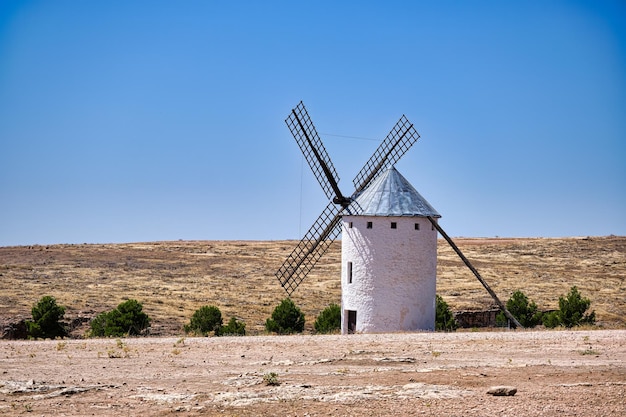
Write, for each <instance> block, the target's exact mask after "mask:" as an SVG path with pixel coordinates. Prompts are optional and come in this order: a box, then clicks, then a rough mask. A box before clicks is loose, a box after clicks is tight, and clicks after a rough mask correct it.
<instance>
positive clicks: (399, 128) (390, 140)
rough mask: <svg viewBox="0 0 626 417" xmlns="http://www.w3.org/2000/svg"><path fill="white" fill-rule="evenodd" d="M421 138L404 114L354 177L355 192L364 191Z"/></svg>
mask: <svg viewBox="0 0 626 417" xmlns="http://www.w3.org/2000/svg"><path fill="white" fill-rule="evenodd" d="M419 138H420V135H419V133H417V130H415V128H414V127H413V123H411V122H410V121H409V120H408V119H407V118H406V116H404V115H402V117H401V118H400V120H398V123H396V125H395V126H394V127H393V129H391V131H390V132H389V134H388V135H387V137H386V138H385V140H383V142H382V143H381V144H380V146H379V147H378V149H376V151H375V152H374V154H373V155H372V157H371V158H370V159H369V161H367V162H366V163H365V165H364V166H363V168H362V169H361V171H359V173H358V174H357V175H356V177H355V178H354V181H353V183H354V188H355V192H354V193H355V194H358V193H360V192H361V191H363V190H364V189H365V188H366V187H367V186H368V185H369V184H370V183H371V182H372V181H373V180H374V179H375V178H376V177H377V176H378V175H379V174H380V173H381V172H384V171H386V170H387V169H388V168H391V167H392V166H393V165H395V163H396V162H398V160H399V159H400V158H401V157H402V155H404V154H405V153H406V151H408V150H409V148H410V147H411V146H413V144H414V143H415V142H416V141H417V140H418V139H419Z"/></svg>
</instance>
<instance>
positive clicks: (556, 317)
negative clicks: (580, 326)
mask: <svg viewBox="0 0 626 417" xmlns="http://www.w3.org/2000/svg"><path fill="white" fill-rule="evenodd" d="M541 321H542V322H543V325H544V326H546V327H547V328H548V329H554V328H555V327H558V326H560V325H561V315H560V311H558V310H557V311H551V312H549V313H546V314H544V315H543V317H542V318H541Z"/></svg>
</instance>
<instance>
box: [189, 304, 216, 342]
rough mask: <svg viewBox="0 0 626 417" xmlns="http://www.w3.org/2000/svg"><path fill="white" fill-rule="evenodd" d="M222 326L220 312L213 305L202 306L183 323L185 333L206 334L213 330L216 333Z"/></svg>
mask: <svg viewBox="0 0 626 417" xmlns="http://www.w3.org/2000/svg"><path fill="white" fill-rule="evenodd" d="M221 327H222V312H221V311H220V309H219V308H217V307H215V306H202V307H200V308H199V309H198V310H196V312H195V313H193V316H191V320H190V321H189V324H187V325H185V333H193V334H197V335H201V336H208V335H209V333H211V332H213V333H214V334H216V335H218V334H219V332H220V328H221Z"/></svg>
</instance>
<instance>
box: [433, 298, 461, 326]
mask: <svg viewBox="0 0 626 417" xmlns="http://www.w3.org/2000/svg"><path fill="white" fill-rule="evenodd" d="M457 327H458V324H457V322H456V319H455V318H454V315H453V314H452V311H450V306H448V303H446V302H445V301H444V300H443V298H441V296H440V295H437V296H436V297H435V330H443V331H446V332H448V331H454V330H456V329H457Z"/></svg>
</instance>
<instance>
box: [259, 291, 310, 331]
mask: <svg viewBox="0 0 626 417" xmlns="http://www.w3.org/2000/svg"><path fill="white" fill-rule="evenodd" d="M265 330H267V331H268V332H274V333H278V334H291V333H302V331H303V330H304V313H302V311H300V309H299V308H298V307H297V306H296V305H295V304H294V303H293V301H291V299H290V298H285V299H284V300H283V301H281V302H280V304H279V305H278V306H276V308H275V309H274V311H273V312H272V317H271V318H269V319H267V320H266V321H265Z"/></svg>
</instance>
